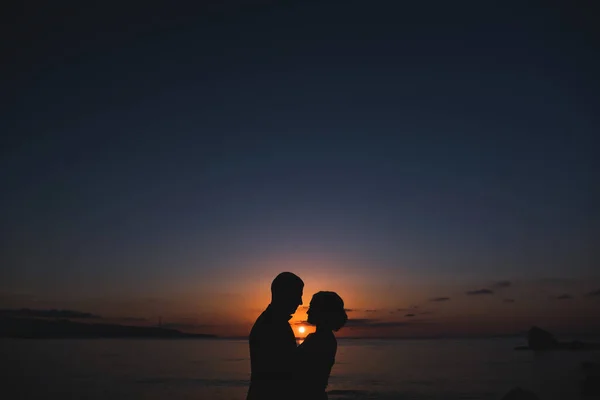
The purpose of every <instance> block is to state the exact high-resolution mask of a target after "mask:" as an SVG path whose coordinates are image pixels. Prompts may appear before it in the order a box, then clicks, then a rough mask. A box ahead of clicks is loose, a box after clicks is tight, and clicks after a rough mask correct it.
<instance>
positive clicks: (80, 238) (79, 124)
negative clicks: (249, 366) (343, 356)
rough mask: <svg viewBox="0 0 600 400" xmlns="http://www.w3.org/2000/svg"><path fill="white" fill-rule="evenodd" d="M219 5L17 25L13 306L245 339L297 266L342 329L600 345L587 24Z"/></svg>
mask: <svg viewBox="0 0 600 400" xmlns="http://www.w3.org/2000/svg"><path fill="white" fill-rule="evenodd" d="M214 3H215V4H212V3H210V2H207V3H206V4H205V5H204V6H202V7H199V6H196V8H194V9H187V10H181V9H177V10H176V9H173V8H166V7H158V6H151V5H150V6H147V7H146V8H144V9H134V8H131V9H128V8H127V7H123V8H121V9H119V10H118V12H117V11H115V10H111V9H108V8H107V7H106V6H95V8H93V9H90V8H87V9H83V8H81V7H82V6H81V5H75V4H74V5H73V6H72V7H67V8H64V9H55V8H52V7H56V6H53V5H48V4H46V5H44V6H40V8H31V9H28V10H20V11H19V10H15V15H14V18H13V21H14V24H13V25H8V26H7V27H8V32H7V33H6V35H5V37H9V38H10V40H9V41H7V42H8V43H6V44H4V45H3V48H2V50H3V54H5V55H8V57H5V59H7V60H9V62H8V63H6V64H5V65H3V66H2V71H3V73H2V75H3V76H4V77H5V78H3V81H2V82H3V83H2V85H3V87H4V88H5V89H7V90H5V89H3V90H2V92H3V94H2V97H3V99H4V100H5V101H3V102H2V104H5V105H7V106H3V116H2V118H1V121H0V130H1V131H2V132H5V133H7V134H5V133H3V134H2V146H1V147H0V151H1V153H0V155H1V159H0V185H1V187H2V196H0V239H1V246H2V247H1V254H0V265H1V266H2V268H1V270H0V307H31V308H41V309H44V308H68V309H74V310H80V311H86V312H94V313H97V314H100V315H102V316H104V317H105V318H106V319H107V320H115V321H118V320H121V321H139V322H140V323H152V324H154V323H156V320H157V318H158V317H159V316H162V318H163V320H166V321H169V322H170V323H172V324H173V325H177V326H179V327H182V328H186V329H188V330H197V331H204V332H213V333H218V334H223V335H244V334H246V333H247V331H248V329H249V327H250V325H251V324H252V322H253V320H254V319H255V318H256V316H257V315H258V313H259V312H260V311H261V309H262V308H264V306H266V304H268V301H269V285H270V281H271V279H272V278H273V277H274V276H275V275H276V274H277V273H278V272H280V271H283V270H290V271H293V272H295V273H297V274H298V275H300V276H301V277H302V278H303V279H304V281H305V283H306V288H305V305H306V304H308V302H309V300H310V295H311V294H312V293H314V292H316V291H318V290H335V291H338V292H339V294H340V295H341V296H342V297H343V298H344V299H345V301H346V305H347V307H348V308H349V309H352V311H350V312H349V313H350V317H351V323H350V325H349V327H348V328H345V329H344V330H342V331H340V334H345V335H355V336H356V335H374V336H413V335H416V336H419V335H422V336H426V335H443V334H458V333H469V334H481V333H486V334H488V333H509V332H515V331H521V330H524V329H527V328H528V327H529V326H530V325H532V324H534V323H537V324H543V325H544V326H547V327H551V328H553V329H557V330H559V331H565V332H569V331H577V332H585V331H590V330H592V329H596V330H599V331H600V326H598V322H597V321H600V318H596V322H594V321H593V320H594V318H591V317H592V316H600V295H599V294H598V293H597V290H598V289H600V279H598V278H599V276H600V274H599V273H598V272H597V267H598V260H599V255H600V251H599V248H600V247H599V246H598V244H599V242H600V241H599V240H598V239H599V237H600V236H599V233H600V229H599V220H600V218H599V217H600V214H599V212H598V211H599V210H598V204H600V198H599V193H598V182H599V181H600V179H598V178H599V176H598V175H599V174H598V170H599V168H598V167H599V166H598V150H597V140H598V139H597V138H595V135H596V136H597V135H598V132H600V121H599V115H600V114H599V113H598V110H599V109H600V102H599V96H598V93H600V91H599V90H600V85H599V83H598V82H599V81H598V79H597V71H599V70H600V59H599V57H598V54H600V52H599V51H598V50H599V48H598V47H599V46H598V41H597V40H596V39H595V37H597V36H596V35H597V33H598V32H597V28H596V27H595V26H594V24H593V23H592V21H591V18H590V17H589V13H587V12H586V10H584V9H579V10H578V9H575V7H571V6H568V5H564V6H560V5H558V6H556V7H548V6H545V7H535V6H533V5H530V6H527V7H526V8H525V7H524V6H522V5H514V4H511V3H510V2H502V4H501V5H496V6H492V5H490V4H487V3H488V2H469V3H468V4H467V3H461V4H464V7H463V6H462V5H461V6H460V7H459V6H457V5H456V4H455V3H454V2H451V3H452V5H450V4H448V3H449V2H440V4H438V3H437V2H435V3H431V4H429V3H428V4H423V5H421V6H419V5H415V4H411V5H400V4H398V3H403V2H397V1H394V2H388V1H385V2H368V3H367V2H359V1H347V2H344V3H343V5H341V4H335V3H333V2H312V1H306V2H287V3H285V4H283V3H275V2H270V1H262V2H258V1H256V2H242V1H225V2H214ZM481 3H486V4H485V5H484V4H481ZM515 4H517V3H515ZM86 7H87V6H86ZM595 72H596V74H595ZM468 293H470V294H468ZM304 318H305V314H304V311H303V310H299V312H298V313H297V315H296V316H295V317H294V320H293V322H294V323H297V322H298V321H302V320H303V319H304Z"/></svg>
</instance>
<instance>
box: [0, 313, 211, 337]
mask: <svg viewBox="0 0 600 400" xmlns="http://www.w3.org/2000/svg"><path fill="white" fill-rule="evenodd" d="M0 337H4V338H20V339H98V338H157V339H185V338H188V339H211V338H217V336H216V335H211V334H205V333H186V332H181V331H178V330H176V329H169V328H161V327H146V326H128V325H118V324H103V323H83V322H74V321H71V320H68V319H45V318H27V317H14V316H0Z"/></svg>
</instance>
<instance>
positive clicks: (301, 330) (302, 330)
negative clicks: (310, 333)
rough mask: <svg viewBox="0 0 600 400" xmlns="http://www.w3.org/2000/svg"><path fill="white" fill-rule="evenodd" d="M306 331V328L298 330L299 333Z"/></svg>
mask: <svg viewBox="0 0 600 400" xmlns="http://www.w3.org/2000/svg"><path fill="white" fill-rule="evenodd" d="M305 331H306V328H305V327H303V326H301V327H300V328H298V332H300V333H304V332H305Z"/></svg>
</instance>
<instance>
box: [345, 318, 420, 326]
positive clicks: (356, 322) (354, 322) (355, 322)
mask: <svg viewBox="0 0 600 400" xmlns="http://www.w3.org/2000/svg"><path fill="white" fill-rule="evenodd" d="M410 325H414V323H413V322H406V321H380V320H376V319H370V318H354V319H349V320H348V322H347V323H346V326H348V327H351V328H398V327H404V326H410Z"/></svg>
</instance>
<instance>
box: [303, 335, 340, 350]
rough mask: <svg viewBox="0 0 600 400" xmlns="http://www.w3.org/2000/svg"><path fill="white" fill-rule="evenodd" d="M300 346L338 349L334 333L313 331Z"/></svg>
mask: <svg viewBox="0 0 600 400" xmlns="http://www.w3.org/2000/svg"><path fill="white" fill-rule="evenodd" d="M300 347H303V348H319V349H324V348H327V349H331V348H332V349H336V348H337V340H336V338H335V336H334V335H333V334H327V333H326V334H322V333H311V334H310V335H308V336H306V338H305V339H304V341H303V342H302V344H301V345H300Z"/></svg>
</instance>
